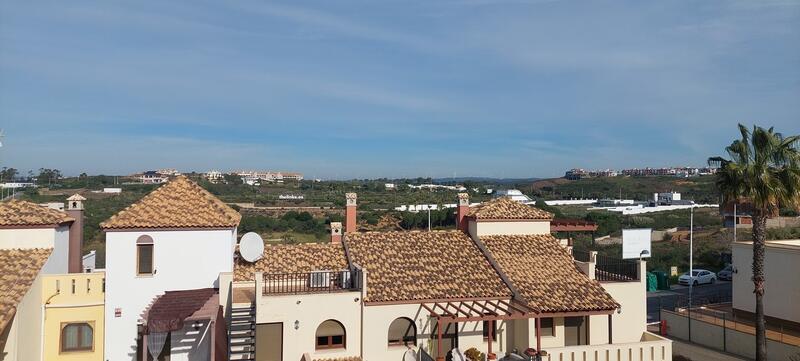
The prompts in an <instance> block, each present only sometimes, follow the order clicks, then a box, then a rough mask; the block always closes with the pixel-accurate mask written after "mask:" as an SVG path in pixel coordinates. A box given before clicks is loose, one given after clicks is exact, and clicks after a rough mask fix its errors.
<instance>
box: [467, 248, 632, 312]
mask: <svg viewBox="0 0 800 361" xmlns="http://www.w3.org/2000/svg"><path fill="white" fill-rule="evenodd" d="M480 240H481V241H482V242H483V243H484V244H485V245H486V248H487V249H488V250H489V252H491V253H492V255H493V256H494V259H495V261H496V262H497V263H498V265H499V266H500V269H501V270H502V272H503V273H505V274H506V275H507V276H508V277H509V279H510V280H511V283H512V284H513V285H514V286H515V287H516V288H517V290H518V291H519V292H520V293H521V295H520V296H521V297H522V298H523V299H524V301H525V302H527V303H528V305H529V306H531V307H533V308H535V309H539V310H541V311H543V312H571V311H599V310H611V309H615V308H617V306H618V304H617V302H616V301H614V299H613V298H611V296H610V295H609V294H608V293H607V292H606V291H605V290H604V289H603V287H602V286H600V284H599V283H598V282H597V281H593V280H590V279H589V277H588V276H586V275H585V274H584V273H583V272H581V271H580V270H579V269H578V268H577V266H575V263H574V261H573V260H572V257H571V256H570V255H569V254H568V253H567V251H566V249H564V247H562V246H561V245H559V243H558V240H556V239H555V238H554V237H553V236H552V235H550V234H546V235H522V236H520V235H516V236H484V237H481V238H480Z"/></svg>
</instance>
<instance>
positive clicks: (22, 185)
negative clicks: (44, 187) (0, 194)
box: [0, 182, 36, 188]
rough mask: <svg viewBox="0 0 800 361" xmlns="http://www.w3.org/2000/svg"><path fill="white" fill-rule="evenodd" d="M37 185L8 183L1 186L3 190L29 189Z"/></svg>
mask: <svg viewBox="0 0 800 361" xmlns="http://www.w3.org/2000/svg"><path fill="white" fill-rule="evenodd" d="M35 186H36V185H35V184H33V183H30V182H6V183H2V184H0V187H2V188H27V187H35Z"/></svg>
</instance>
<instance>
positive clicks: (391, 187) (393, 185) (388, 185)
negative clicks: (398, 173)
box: [383, 183, 397, 189]
mask: <svg viewBox="0 0 800 361" xmlns="http://www.w3.org/2000/svg"><path fill="white" fill-rule="evenodd" d="M383 187H384V188H386V189H396V188H397V185H395V184H394V183H386V184H384V185H383Z"/></svg>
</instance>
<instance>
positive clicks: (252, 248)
mask: <svg viewBox="0 0 800 361" xmlns="http://www.w3.org/2000/svg"><path fill="white" fill-rule="evenodd" d="M239 254H240V255H242V258H244V260H245V261H247V262H250V263H253V262H255V261H258V260H260V259H261V257H264V240H263V239H261V236H259V235H258V233H255V232H247V233H245V234H244V236H242V239H241V240H239Z"/></svg>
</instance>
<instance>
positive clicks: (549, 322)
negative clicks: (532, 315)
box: [539, 317, 556, 336]
mask: <svg viewBox="0 0 800 361" xmlns="http://www.w3.org/2000/svg"><path fill="white" fill-rule="evenodd" d="M539 328H540V329H541V330H542V336H555V335H556V332H555V325H554V324H553V318H552V317H547V318H542V319H541V320H540V321H539Z"/></svg>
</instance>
